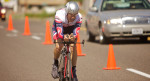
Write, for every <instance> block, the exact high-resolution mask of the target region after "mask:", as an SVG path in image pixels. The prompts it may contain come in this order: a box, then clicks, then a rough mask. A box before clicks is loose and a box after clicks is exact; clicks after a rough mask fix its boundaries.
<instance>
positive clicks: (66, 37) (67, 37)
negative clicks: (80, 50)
mask: <svg viewBox="0 0 150 81" xmlns="http://www.w3.org/2000/svg"><path fill="white" fill-rule="evenodd" d="M64 41H65V42H69V35H68V34H66V35H64Z"/></svg>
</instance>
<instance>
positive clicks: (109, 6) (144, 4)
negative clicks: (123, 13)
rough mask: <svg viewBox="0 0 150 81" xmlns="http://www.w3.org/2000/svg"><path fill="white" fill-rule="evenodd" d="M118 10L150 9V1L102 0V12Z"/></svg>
mask: <svg viewBox="0 0 150 81" xmlns="http://www.w3.org/2000/svg"><path fill="white" fill-rule="evenodd" d="M120 9H121V10H122V9H150V0H103V4H102V11H106V10H120Z"/></svg>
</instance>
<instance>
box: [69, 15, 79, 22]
mask: <svg viewBox="0 0 150 81" xmlns="http://www.w3.org/2000/svg"><path fill="white" fill-rule="evenodd" d="M76 15H77V14H70V13H68V14H67V19H68V21H69V22H73V21H74V20H75V19H76Z"/></svg>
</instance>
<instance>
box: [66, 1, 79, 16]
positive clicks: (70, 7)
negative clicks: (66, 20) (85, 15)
mask: <svg viewBox="0 0 150 81" xmlns="http://www.w3.org/2000/svg"><path fill="white" fill-rule="evenodd" d="M65 10H66V12H67V13H71V14H77V13H78V11H79V6H78V4H77V3H76V2H74V1H70V2H68V3H67V4H66V7H65Z"/></svg>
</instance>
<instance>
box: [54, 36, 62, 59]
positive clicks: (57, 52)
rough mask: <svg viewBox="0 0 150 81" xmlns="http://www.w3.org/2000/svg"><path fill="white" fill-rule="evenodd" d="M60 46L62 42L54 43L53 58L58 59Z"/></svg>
mask: <svg viewBox="0 0 150 81" xmlns="http://www.w3.org/2000/svg"><path fill="white" fill-rule="evenodd" d="M62 41H63V40H62V39H58V40H56V42H62ZM62 47H63V44H60V43H56V44H55V48H54V59H55V60H58V58H59V56H60V51H61V49H62Z"/></svg>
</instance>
